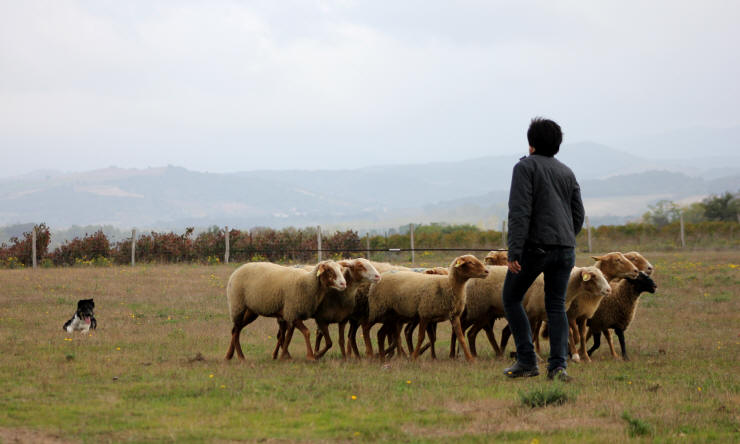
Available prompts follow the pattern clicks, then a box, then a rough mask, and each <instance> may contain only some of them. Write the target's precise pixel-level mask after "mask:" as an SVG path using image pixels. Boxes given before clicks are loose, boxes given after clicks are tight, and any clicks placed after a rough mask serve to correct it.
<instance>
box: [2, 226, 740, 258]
mask: <svg viewBox="0 0 740 444" xmlns="http://www.w3.org/2000/svg"><path fill="white" fill-rule="evenodd" d="M738 227H740V224H739V223H737V222H701V223H694V224H684V223H683V220H679V221H677V222H676V223H674V224H668V225H665V226H661V227H657V226H654V225H649V224H626V225H621V226H600V227H598V228H592V227H591V226H590V224H589V223H588V221H587V223H586V226H585V229H584V230H583V231H582V232H581V233H580V234H579V235H578V237H577V244H578V249H579V251H582V252H592V251H599V252H607V251H631V250H637V251H658V250H672V249H676V250H678V249H686V248H691V249H706V248H716V249H727V248H740V237H738V236H736V235H735V233H736V232H737V231H738V230H737V228H738ZM405 228H406V230H405V231H404V232H396V233H393V234H390V233H388V232H386V233H385V234H380V235H377V234H376V235H372V236H371V235H370V234H369V233H368V234H366V235H365V236H363V237H360V236H359V234H358V233H357V232H356V231H353V230H347V231H337V232H334V233H322V230H321V227H308V228H304V229H295V228H289V229H283V230H274V229H269V228H255V229H251V230H244V231H242V230H237V229H233V228H232V229H230V228H229V227H223V228H212V229H210V230H208V231H204V232H201V233H199V234H197V235H195V234H194V229H193V228H188V229H186V230H185V232H184V233H182V234H177V233H173V232H166V233H158V232H154V231H152V232H148V233H138V232H137V230H132V232H131V236H130V237H128V238H125V239H123V240H120V241H118V242H111V241H109V239H108V238H107V237H106V235H105V234H104V233H103V231H102V230H98V231H97V232H95V233H92V234H86V235H85V236H83V237H76V238H74V239H72V240H68V241H66V242H64V243H63V244H60V245H59V246H58V247H56V248H55V249H53V250H51V251H50V249H49V245H50V240H51V234H50V230H49V227H48V226H46V225H45V224H43V223H42V224H39V225H36V226H34V227H33V229H32V230H30V231H29V232H27V233H24V234H23V236H21V237H19V238H18V237H16V238H12V239H11V242H10V244H9V245H6V244H4V243H3V244H2V245H0V267H4V268H19V267H33V268H35V267H38V266H39V265H40V266H43V267H48V266H70V265H110V264H119V265H124V264H130V265H135V264H136V263H137V262H147V263H181V262H200V263H209V264H214V263H230V262H248V261H272V262H281V263H311V262H314V261H321V260H322V259H340V258H347V257H351V256H354V257H356V256H358V255H362V256H364V257H366V258H368V259H372V260H383V261H387V262H390V261H395V262H399V263H401V262H402V263H407V264H411V265H417V264H421V265H422V266H424V265H423V264H425V263H437V264H439V263H441V262H442V261H444V260H447V259H449V256H450V255H449V254H446V253H450V252H468V253H481V252H489V251H505V250H506V248H505V246H506V241H507V232H506V225H505V224H503V225H502V229H501V231H494V230H479V229H477V228H475V227H472V226H453V227H447V226H426V225H424V226H415V225H414V224H409V225H408V226H405Z"/></svg>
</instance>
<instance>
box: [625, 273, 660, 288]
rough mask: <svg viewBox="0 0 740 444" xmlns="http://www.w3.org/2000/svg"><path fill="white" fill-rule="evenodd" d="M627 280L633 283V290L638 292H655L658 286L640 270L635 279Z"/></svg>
mask: <svg viewBox="0 0 740 444" xmlns="http://www.w3.org/2000/svg"><path fill="white" fill-rule="evenodd" d="M628 281H629V282H630V284H632V285H634V287H635V290H637V291H638V292H640V293H643V292H648V293H655V290H656V289H657V288H658V285H657V284H656V283H655V281H654V280H653V279H652V278H651V277H650V276H648V275H647V274H645V273H644V272H642V271H641V272H640V274H639V275H638V276H637V279H628Z"/></svg>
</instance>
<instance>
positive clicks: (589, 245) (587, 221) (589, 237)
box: [586, 216, 591, 253]
mask: <svg viewBox="0 0 740 444" xmlns="http://www.w3.org/2000/svg"><path fill="white" fill-rule="evenodd" d="M586 235H587V237H588V252H589V253H591V223H590V222H589V220H588V216H586Z"/></svg>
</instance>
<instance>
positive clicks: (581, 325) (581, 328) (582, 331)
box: [578, 316, 591, 362]
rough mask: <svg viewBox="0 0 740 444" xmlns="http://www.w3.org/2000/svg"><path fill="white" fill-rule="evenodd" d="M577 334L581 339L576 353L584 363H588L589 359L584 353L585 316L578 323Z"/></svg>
mask: <svg viewBox="0 0 740 444" xmlns="http://www.w3.org/2000/svg"><path fill="white" fill-rule="evenodd" d="M578 334H579V335H580V337H581V345H580V347H579V348H578V353H580V355H581V357H582V358H583V360H584V361H586V362H590V361H591V358H589V357H588V353H586V317H585V316H584V317H583V319H581V320H580V321H579V322H578Z"/></svg>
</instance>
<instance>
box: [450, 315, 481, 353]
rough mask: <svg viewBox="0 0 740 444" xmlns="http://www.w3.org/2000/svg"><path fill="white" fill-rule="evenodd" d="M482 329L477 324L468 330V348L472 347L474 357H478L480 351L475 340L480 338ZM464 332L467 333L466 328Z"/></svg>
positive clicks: (471, 351)
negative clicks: (479, 334)
mask: <svg viewBox="0 0 740 444" xmlns="http://www.w3.org/2000/svg"><path fill="white" fill-rule="evenodd" d="M482 328H483V326H482V325H481V324H480V323H479V322H476V323H475V324H473V325H472V326H471V327H470V329H469V330H468V347H470V354H471V355H473V356H478V351H477V350H476V348H475V339H476V338H477V337H478V333H479V332H480V331H481V329H482ZM462 331H465V327H464V326H463V329H462ZM453 339H454V338H453Z"/></svg>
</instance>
